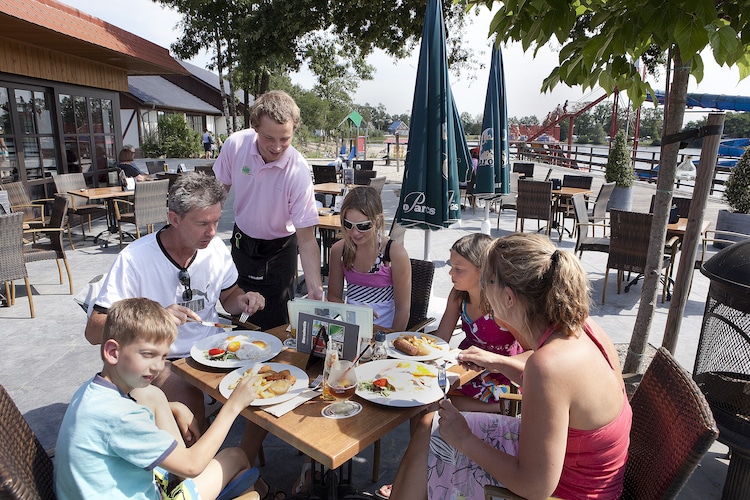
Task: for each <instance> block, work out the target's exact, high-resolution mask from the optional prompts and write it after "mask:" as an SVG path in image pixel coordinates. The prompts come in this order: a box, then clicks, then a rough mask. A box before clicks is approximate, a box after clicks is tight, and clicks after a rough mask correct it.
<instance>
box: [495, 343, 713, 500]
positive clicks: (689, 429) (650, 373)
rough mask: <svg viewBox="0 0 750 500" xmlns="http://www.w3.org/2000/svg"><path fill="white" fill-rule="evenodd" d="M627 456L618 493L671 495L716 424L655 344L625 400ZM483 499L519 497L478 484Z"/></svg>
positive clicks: (702, 401) (708, 444)
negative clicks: (629, 413)
mask: <svg viewBox="0 0 750 500" xmlns="http://www.w3.org/2000/svg"><path fill="white" fill-rule="evenodd" d="M630 406H631V407H632V409H633V425H632V427H631V429H630V446H629V447H628V461H627V464H626V465H625V482H624V486H623V492H622V496H621V498H623V499H636V498H638V499H644V498H675V497H677V494H678V493H679V492H680V490H681V489H682V487H683V486H684V485H685V483H686V482H687V481H688V479H690V476H691V475H692V474H693V471H694V470H695V469H696V467H697V466H698V464H699V463H700V461H701V458H702V457H703V456H704V455H705V454H706V452H707V451H708V449H709V448H710V447H711V445H712V444H713V442H714V441H715V440H716V437H717V436H718V435H719V429H718V427H717V426H716V421H715V420H714V417H713V414H712V413H711V408H710V407H709V406H708V402H707V401H706V398H705V396H704V395H703V393H702V392H701V390H700V389H699V388H698V385H697V384H696V383H695V382H694V381H693V379H692V377H691V376H690V374H689V373H688V372H687V371H685V369H684V368H682V366H680V364H679V363H678V362H677V360H675V359H674V357H673V356H672V355H671V354H670V353H669V351H668V350H667V349H665V348H664V347H661V348H659V350H658V351H657V352H656V355H655V356H654V359H653V360H652V361H651V363H650V364H649V366H648V369H647V370H646V373H644V374H643V379H642V380H641V382H640V384H638V388H637V389H636V391H635V394H633V397H632V399H631V400H630ZM484 492H485V498H486V499H487V500H490V499H493V498H506V499H510V500H515V499H522V498H523V497H521V496H518V495H516V494H515V493H513V492H511V491H510V490H508V489H507V488H498V487H496V486H485V487H484Z"/></svg>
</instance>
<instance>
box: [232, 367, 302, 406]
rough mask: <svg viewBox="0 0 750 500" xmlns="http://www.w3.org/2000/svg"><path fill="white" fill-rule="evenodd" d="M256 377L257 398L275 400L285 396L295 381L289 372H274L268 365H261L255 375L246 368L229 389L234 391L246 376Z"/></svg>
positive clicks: (295, 378)
mask: <svg viewBox="0 0 750 500" xmlns="http://www.w3.org/2000/svg"><path fill="white" fill-rule="evenodd" d="M253 375H257V376H258V379H257V380H256V381H255V384H254V385H255V387H256V389H257V391H258V398H260V399H269V398H275V397H276V396H280V395H282V394H286V393H287V392H288V391H289V389H291V387H292V386H293V385H294V383H295V382H296V381H297V377H295V376H294V375H292V374H291V373H290V372H289V370H281V371H280V372H277V371H274V370H272V369H271V367H270V366H268V365H263V366H261V367H260V369H259V370H258V373H257V374H254V373H253V369H252V368H248V369H247V370H246V371H245V373H244V374H242V377H240V378H238V379H237V380H236V381H234V382H232V383H231V384H229V389H231V390H234V388H235V387H237V384H239V382H240V380H242V379H243V378H244V377H247V376H251V377H252V376H253Z"/></svg>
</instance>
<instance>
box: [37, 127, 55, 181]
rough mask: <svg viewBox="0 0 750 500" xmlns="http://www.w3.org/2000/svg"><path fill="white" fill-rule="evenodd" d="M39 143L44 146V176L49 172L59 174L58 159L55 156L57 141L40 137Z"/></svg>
mask: <svg viewBox="0 0 750 500" xmlns="http://www.w3.org/2000/svg"><path fill="white" fill-rule="evenodd" d="M39 143H40V144H41V146H42V165H43V166H44V175H47V172H57V157H56V154H55V141H54V139H52V137H49V136H47V137H40V138H39Z"/></svg>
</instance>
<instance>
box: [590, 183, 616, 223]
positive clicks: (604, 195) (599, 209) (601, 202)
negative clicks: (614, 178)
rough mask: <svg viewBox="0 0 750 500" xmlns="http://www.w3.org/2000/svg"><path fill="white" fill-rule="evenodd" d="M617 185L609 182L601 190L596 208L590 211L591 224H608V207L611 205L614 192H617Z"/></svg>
mask: <svg viewBox="0 0 750 500" xmlns="http://www.w3.org/2000/svg"><path fill="white" fill-rule="evenodd" d="M615 185H616V183H615V182H607V183H604V184H602V187H601V188H599V194H598V195H596V201H595V202H594V206H593V208H591V209H589V210H588V216H589V222H593V223H595V224H598V223H606V221H607V219H608V217H607V205H608V204H609V198H610V197H611V196H612V191H614V190H615Z"/></svg>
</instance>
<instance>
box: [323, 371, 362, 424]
mask: <svg viewBox="0 0 750 500" xmlns="http://www.w3.org/2000/svg"><path fill="white" fill-rule="evenodd" d="M326 385H327V386H328V390H329V392H330V393H331V395H333V397H335V398H336V402H335V403H331V404H330V405H328V407H327V410H328V412H329V413H333V414H335V415H339V416H346V415H348V414H350V413H354V412H356V411H358V410H359V408H361V406H360V405H359V404H358V403H352V402H350V401H349V398H351V397H352V396H353V395H354V392H355V391H356V390H357V373H356V371H355V370H354V368H353V367H352V362H351V361H348V360H345V359H344V360H339V361H336V362H335V363H333V365H332V366H331V371H330V373H329V374H328V379H327V380H326Z"/></svg>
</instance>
